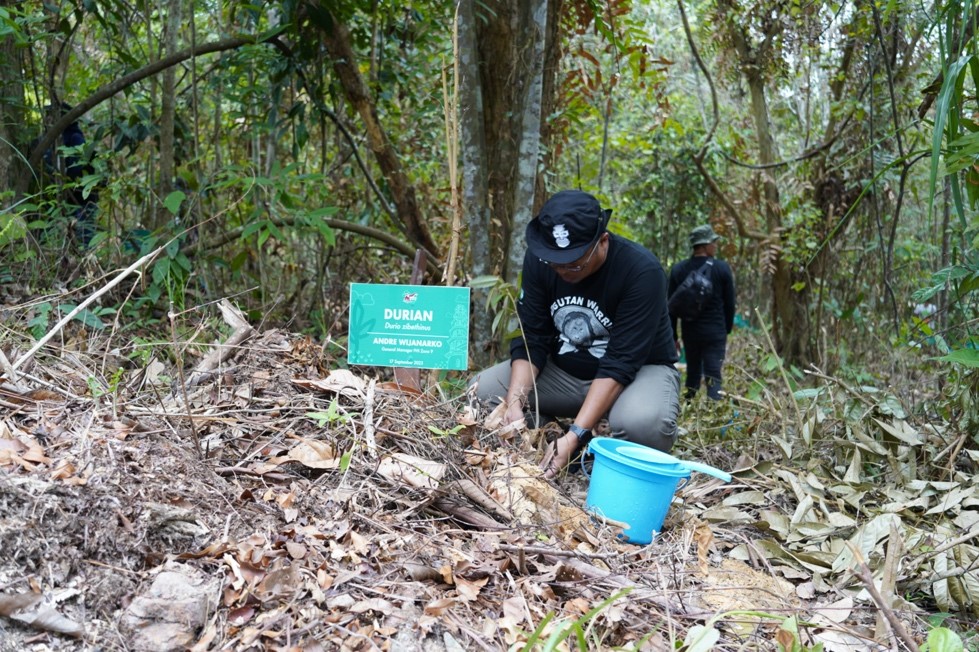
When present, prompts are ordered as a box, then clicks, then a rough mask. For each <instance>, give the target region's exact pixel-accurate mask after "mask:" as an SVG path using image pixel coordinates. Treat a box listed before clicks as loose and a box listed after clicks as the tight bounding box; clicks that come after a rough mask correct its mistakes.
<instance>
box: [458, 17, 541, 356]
mask: <svg viewBox="0 0 979 652" xmlns="http://www.w3.org/2000/svg"><path fill="white" fill-rule="evenodd" d="M556 4H558V3H557V2H556V0H533V2H520V1H519V0H498V1H496V2H490V3H485V2H479V1H477V0H466V1H465V2H463V6H462V7H461V8H460V15H459V21H460V43H459V50H460V58H461V60H462V61H461V63H462V66H461V70H462V72H461V74H462V84H461V85H460V94H461V98H460V110H461V118H460V130H461V133H462V142H463V152H462V157H463V189H462V192H463V197H464V198H465V202H464V209H465V215H466V222H467V224H469V231H470V240H469V248H470V258H471V261H470V265H471V269H472V270H473V274H474V275H478V276H482V275H492V276H499V277H501V278H503V279H505V280H508V281H510V282H515V281H516V278H517V274H518V272H519V271H520V266H521V264H522V261H523V254H524V247H525V243H524V231H525V228H526V225H527V222H529V221H530V219H531V217H532V216H533V215H534V212H535V210H536V208H537V207H538V205H539V198H538V197H537V190H538V170H539V169H540V162H541V158H540V150H541V146H540V145H541V131H542V125H541V116H542V106H544V105H552V104H553V100H551V98H550V97H549V96H548V94H547V91H550V92H553V89H554V87H555V85H554V84H553V83H550V84H549V83H548V78H547V77H545V76H544V69H545V52H546V51H547V49H546V47H545V45H547V43H546V39H547V38H548V35H549V33H553V32H554V30H552V29H551V25H550V18H551V16H553V15H554V10H553V7H554V5H556ZM474 43H475V45H476V47H475V48H473V44H474ZM551 72H553V70H552V71H551ZM474 301H476V303H475V304H474V305H475V306H476V307H475V310H474V313H476V314H477V315H479V316H478V317H477V318H476V320H475V321H474V325H473V361H474V363H475V364H477V365H479V366H486V365H487V364H488V363H490V362H492V361H493V360H494V359H496V358H497V357H498V355H499V353H500V351H499V350H498V347H497V345H498V344H501V343H500V342H496V341H495V340H494V338H493V334H492V321H493V315H489V314H486V315H481V314H479V313H482V312H484V311H483V310H482V305H481V302H482V303H483V305H484V302H485V293H482V292H480V293H478V294H476V295H474ZM510 308H512V306H511V307H510Z"/></svg>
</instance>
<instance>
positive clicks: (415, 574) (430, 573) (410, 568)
mask: <svg viewBox="0 0 979 652" xmlns="http://www.w3.org/2000/svg"><path fill="white" fill-rule="evenodd" d="M402 566H403V567H404V569H405V572H406V573H408V577H410V578H411V579H413V580H415V581H416V582H426V581H429V582H441V581H442V573H440V572H439V571H438V570H437V569H435V568H432V567H431V566H427V565H425V564H416V563H415V562H411V561H408V562H405V563H404V564H403V565H402Z"/></svg>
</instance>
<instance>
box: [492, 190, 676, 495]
mask: <svg viewBox="0 0 979 652" xmlns="http://www.w3.org/2000/svg"><path fill="white" fill-rule="evenodd" d="M611 213H612V211H611V210H606V209H603V208H602V207H601V204H599V202H598V200H597V199H596V198H595V197H593V196H592V195H590V194H588V193H586V192H581V191H580V190H564V191H561V192H559V193H557V194H555V195H554V196H552V197H551V198H550V199H548V200H547V202H546V203H545V204H544V206H543V207H542V208H541V211H540V213H539V214H538V215H537V216H536V217H535V218H534V219H533V220H531V222H530V224H528V225H527V251H526V253H525V255H524V260H523V276H522V278H523V283H522V286H521V291H520V298H519V301H518V303H517V314H518V315H519V316H520V325H521V327H522V329H523V332H522V336H519V337H516V338H514V339H513V340H512V342H511V343H510V359H509V360H507V361H505V362H501V363H499V364H497V365H495V366H493V367H490V368H489V369H485V370H483V371H482V372H480V373H479V374H478V375H477V376H476V378H475V379H474V382H475V384H476V387H477V396H478V398H479V399H480V401H482V402H483V403H484V404H486V405H489V406H494V407H497V409H502V410H505V412H503V416H502V425H503V426H514V427H521V426H522V425H525V424H526V423H527V422H528V421H530V422H532V423H534V424H535V426H537V427H539V424H540V422H541V421H546V420H547V419H546V418H544V415H546V416H548V417H554V418H566V419H573V422H572V423H571V425H570V427H569V429H568V432H567V433H565V434H564V436H562V437H560V438H559V439H557V440H555V441H554V443H553V445H552V447H551V451H550V452H551V453H552V455H549V456H545V462H544V467H545V475H546V476H547V477H553V476H554V475H555V474H556V473H558V472H559V471H560V470H561V469H563V468H564V467H565V466H566V465H567V464H568V462H569V461H570V460H571V459H572V458H573V456H574V455H575V454H576V453H577V451H579V450H580V449H581V447H582V446H583V445H584V444H585V443H587V441H588V439H589V438H590V437H591V434H592V430H593V429H594V428H595V426H596V425H598V423H599V421H600V420H601V419H603V418H607V419H608V425H609V430H610V432H609V434H610V436H612V437H617V438H620V439H626V440H628V441H631V442H634V443H638V444H643V445H646V446H651V447H653V448H657V449H659V450H662V451H668V450H670V448H672V446H673V444H674V443H675V441H676V434H677V422H676V420H677V416H678V415H679V411H680V373H679V372H678V371H677V370H676V368H675V367H674V363H675V362H676V359H677V357H676V349H675V348H674V346H673V341H672V338H673V333H672V331H671V330H670V316H669V312H668V310H667V307H666V272H665V271H664V269H663V267H662V266H661V265H660V262H659V259H657V258H656V256H655V255H654V254H653V253H652V252H650V251H648V250H647V249H646V248H644V247H642V246H641V245H639V244H638V243H636V242H633V241H631V240H628V239H626V238H624V237H622V236H619V235H616V234H614V233H609V231H608V230H607V226H608V221H609V217H610V216H611ZM537 409H539V414H538V413H537Z"/></svg>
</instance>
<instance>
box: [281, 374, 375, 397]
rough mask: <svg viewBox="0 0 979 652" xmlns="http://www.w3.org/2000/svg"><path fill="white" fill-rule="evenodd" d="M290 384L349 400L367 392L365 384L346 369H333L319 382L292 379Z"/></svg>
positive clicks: (362, 395)
mask: <svg viewBox="0 0 979 652" xmlns="http://www.w3.org/2000/svg"><path fill="white" fill-rule="evenodd" d="M292 382H293V383H295V384H296V385H299V386H300V387H304V388H306V389H318V390H321V391H324V392H331V393H336V394H340V395H341V396H348V397H350V398H363V397H364V395H365V393H366V391H367V383H365V382H364V380H363V379H362V378H358V377H357V376H355V375H354V374H353V372H351V371H350V370H348V369H334V370H333V371H331V372H330V375H329V376H327V377H326V378H321V379H319V380H310V379H306V378H293V379H292Z"/></svg>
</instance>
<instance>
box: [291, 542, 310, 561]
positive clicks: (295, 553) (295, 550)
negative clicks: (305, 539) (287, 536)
mask: <svg viewBox="0 0 979 652" xmlns="http://www.w3.org/2000/svg"><path fill="white" fill-rule="evenodd" d="M286 551H287V552H288V553H289V556H290V557H292V558H293V559H302V558H303V557H305V556H306V552H307V550H306V546H304V545H303V544H301V543H296V542H295V541H287V542H286Z"/></svg>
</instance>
